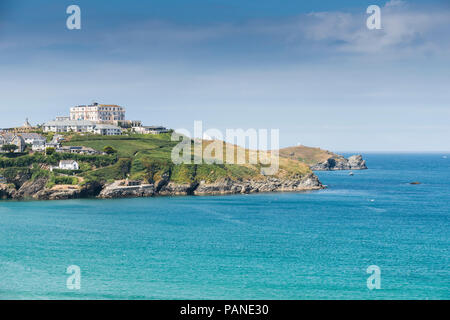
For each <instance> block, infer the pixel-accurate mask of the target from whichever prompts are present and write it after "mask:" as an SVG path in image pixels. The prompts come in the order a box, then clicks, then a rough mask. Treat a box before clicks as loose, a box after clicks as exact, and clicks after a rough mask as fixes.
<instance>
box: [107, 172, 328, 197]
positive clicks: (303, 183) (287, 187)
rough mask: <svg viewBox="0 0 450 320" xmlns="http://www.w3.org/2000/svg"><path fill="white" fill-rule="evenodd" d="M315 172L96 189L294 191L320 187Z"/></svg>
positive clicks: (127, 192) (139, 193)
mask: <svg viewBox="0 0 450 320" xmlns="http://www.w3.org/2000/svg"><path fill="white" fill-rule="evenodd" d="M322 188H323V185H322V184H321V183H320V181H319V179H318V178H317V176H315V175H314V174H310V175H307V176H305V177H297V178H295V177H294V178H290V179H278V178H271V177H269V178H266V179H263V180H255V181H253V180H249V181H233V180H231V179H228V178H226V179H221V180H220V181H217V182H215V183H205V182H202V183H192V184H176V183H173V182H169V183H167V184H164V185H163V186H162V187H161V188H159V189H158V188H157V187H155V185H154V184H145V185H140V186H129V187H128V186H121V185H120V183H119V182H114V183H112V184H110V185H107V186H106V187H105V188H104V189H103V190H102V192H101V193H100V195H99V197H100V198H129V197H149V196H157V195H160V196H173V195H221V194H239V193H256V192H295V191H297V192H298V191H307V190H318V189H322Z"/></svg>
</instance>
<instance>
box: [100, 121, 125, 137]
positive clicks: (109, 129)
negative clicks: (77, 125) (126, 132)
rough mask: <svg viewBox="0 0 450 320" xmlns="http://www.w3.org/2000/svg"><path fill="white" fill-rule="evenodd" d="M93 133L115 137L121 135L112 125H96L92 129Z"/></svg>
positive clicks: (118, 129) (119, 129)
mask: <svg viewBox="0 0 450 320" xmlns="http://www.w3.org/2000/svg"><path fill="white" fill-rule="evenodd" d="M94 133H96V134H101V135H104V136H115V135H120V134H122V129H121V128H120V127H117V126H114V125H112V124H97V125H96V126H95V128H94Z"/></svg>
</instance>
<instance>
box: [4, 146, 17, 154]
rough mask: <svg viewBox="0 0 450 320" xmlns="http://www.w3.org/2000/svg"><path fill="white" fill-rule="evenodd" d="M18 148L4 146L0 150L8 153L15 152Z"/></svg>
mask: <svg viewBox="0 0 450 320" xmlns="http://www.w3.org/2000/svg"><path fill="white" fill-rule="evenodd" d="M18 148H19V147H18V146H16V145H15V144H4V145H3V146H2V150H3V151H8V152H10V153H12V152H14V151H15V150H17V149H18Z"/></svg>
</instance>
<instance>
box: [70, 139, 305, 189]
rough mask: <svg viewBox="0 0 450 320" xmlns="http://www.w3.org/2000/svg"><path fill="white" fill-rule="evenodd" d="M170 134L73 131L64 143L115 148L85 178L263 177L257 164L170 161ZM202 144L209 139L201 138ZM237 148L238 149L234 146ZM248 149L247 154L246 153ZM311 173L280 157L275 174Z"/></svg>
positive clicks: (179, 179) (181, 180)
mask: <svg viewBox="0 0 450 320" xmlns="http://www.w3.org/2000/svg"><path fill="white" fill-rule="evenodd" d="M170 137H171V135H170V134H169V133H168V134H159V135H141V134H139V135H138V134H132V135H123V136H98V135H84V136H81V135H74V136H69V137H67V140H66V141H65V142H64V144H65V145H71V146H85V147H91V148H93V149H96V150H103V148H104V147H105V146H111V147H112V148H114V149H115V150H116V151H117V154H116V157H117V161H116V162H115V163H114V164H111V165H108V166H104V167H100V168H97V167H96V168H92V167H91V168H89V169H88V170H84V171H83V172H82V173H81V174H80V175H81V176H82V177H83V178H84V179H85V180H96V181H101V182H110V181H112V180H120V179H125V178H127V177H129V178H130V179H132V180H141V181H145V182H150V183H151V182H155V181H158V180H160V179H161V178H162V177H163V176H166V177H169V179H170V181H172V182H175V183H192V182H200V181H205V182H207V183H210V182H215V181H217V180H219V179H221V178H230V179H232V180H247V179H256V180H257V179H260V178H261V179H262V178H263V176H262V175H261V171H260V169H261V165H260V164H254V165H250V164H244V165H237V164H205V163H203V164H180V165H175V164H173V162H172V161H171V151H172V148H173V147H174V146H175V145H176V144H178V142H176V141H171V139H170ZM203 143H204V146H207V145H208V144H209V143H210V142H209V141H204V142H203ZM235 150H236V152H237V149H235ZM248 152H249V151H248V150H247V151H246V154H247V155H248ZM309 173H311V170H310V169H309V167H308V166H307V165H306V164H304V163H302V162H299V161H296V160H291V159H285V158H280V170H279V172H278V173H277V175H276V176H277V177H289V176H294V175H295V176H304V175H306V174H309Z"/></svg>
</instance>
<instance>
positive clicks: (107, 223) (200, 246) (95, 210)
mask: <svg viewBox="0 0 450 320" xmlns="http://www.w3.org/2000/svg"><path fill="white" fill-rule="evenodd" d="M363 156H364V158H365V159H366V160H367V164H368V166H369V168H370V169H369V170H365V171H355V172H354V176H349V174H348V171H341V172H319V173H318V175H319V177H320V179H321V181H322V183H324V184H326V185H328V189H326V190H323V191H317V192H310V193H283V194H281V193H277V194H254V195H236V196H214V197H212V196H205V197H167V198H164V197H160V198H141V199H118V200H68V201H40V202H5V201H3V202H0V298H1V299H449V298H450V270H449V266H450V251H449V248H450V209H449V204H450V155H447V156H448V158H444V157H443V156H444V154H370V153H369V154H364V155H363ZM412 181H420V182H421V184H420V185H411V184H409V182H412ZM70 265H77V266H79V267H80V270H81V288H80V290H70V289H68V288H67V287H66V280H67V277H68V276H69V275H68V274H66V269H67V267H68V266H70ZM370 265H377V266H378V267H379V268H380V270H381V289H379V290H376V289H375V290H369V289H368V288H367V285H366V281H367V278H368V277H369V274H367V273H366V269H367V267H368V266H370Z"/></svg>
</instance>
